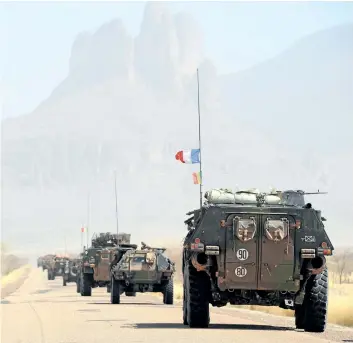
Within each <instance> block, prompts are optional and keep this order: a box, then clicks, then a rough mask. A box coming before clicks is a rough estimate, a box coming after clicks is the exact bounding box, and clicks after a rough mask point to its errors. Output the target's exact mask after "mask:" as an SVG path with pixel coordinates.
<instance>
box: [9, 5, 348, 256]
mask: <svg viewBox="0 0 353 343" xmlns="http://www.w3.org/2000/svg"><path fill="white" fill-rule="evenodd" d="M186 28H188V30H189V31H188V32H186V31H185V30H186ZM200 31H201V30H200V29H199V28H198V27H197V24H196V23H195V22H193V20H192V18H190V17H189V16H188V15H186V14H179V15H178V16H174V17H173V16H171V15H170V14H169V13H168V11H167V10H166V9H165V8H164V7H163V5H161V4H159V3H155V4H153V3H149V4H148V5H147V6H146V11H145V16H144V19H143V23H142V26H141V33H140V34H139V36H138V37H136V38H133V37H131V36H129V34H128V33H127V32H126V30H125V29H124V26H123V23H122V22H121V21H120V20H114V21H112V22H110V23H107V24H105V25H103V26H102V27H101V28H100V29H99V30H98V31H97V32H95V33H93V34H91V33H83V34H80V35H79V36H78V37H77V39H76V41H75V43H74V45H73V47H72V55H71V58H70V61H69V63H70V68H69V69H70V71H69V74H68V76H67V78H66V79H65V80H64V81H63V82H62V83H61V84H60V85H58V87H57V88H56V89H54V90H53V92H52V94H51V96H50V97H49V98H48V99H46V100H44V101H43V103H41V104H40V105H39V106H38V107H37V109H36V110H35V111H34V112H33V113H31V114H29V115H26V116H21V117H18V118H10V119H6V120H4V121H3V132H2V134H3V135H2V137H3V142H2V177H3V183H2V190H3V212H2V213H3V228H4V234H3V235H4V236H5V238H4V240H5V241H9V242H16V244H18V245H19V246H20V247H22V246H30V247H31V249H41V251H43V250H46V249H47V248H49V247H51V248H52V249H57V248H60V247H61V246H62V245H63V242H64V236H65V235H66V236H68V237H71V238H70V244H72V246H68V249H76V248H77V246H78V245H79V244H80V233H79V228H80V226H81V225H82V224H84V223H86V221H87V214H86V213H87V195H88V192H89V191H90V192H91V199H92V201H91V218H90V232H91V233H92V232H93V231H113V230H114V228H115V219H114V211H115V203H114V188H113V170H114V169H117V172H118V177H119V179H118V195H119V214H120V217H119V223H120V225H121V228H122V230H124V231H130V232H131V233H132V239H133V240H135V239H136V240H137V241H139V240H140V239H146V240H149V241H150V239H152V238H156V239H157V238H158V239H160V238H161V237H163V236H168V237H177V239H179V238H180V236H181V235H182V234H183V233H184V231H185V228H184V225H183V220H184V214H185V212H187V211H188V210H190V209H191V208H194V207H197V205H198V188H197V186H195V185H193V184H192V177H191V173H192V172H193V171H195V170H197V168H198V166H186V165H182V164H180V163H179V162H177V161H175V159H174V155H175V153H176V152H177V151H178V150H180V149H183V148H193V147H197V144H198V138H197V107H196V75H195V69H196V68H197V67H199V69H200V82H201V86H200V93H201V113H202V147H203V159H204V163H203V164H204V181H205V188H210V187H233V188H234V187H236V186H237V185H238V186H239V187H254V186H256V187H260V188H265V189H268V187H269V186H277V187H279V188H304V189H309V190H316V189H317V188H318V187H322V188H324V190H326V191H329V196H328V197H321V198H320V197H319V198H318V197H315V198H314V200H313V201H314V205H317V206H319V207H321V208H323V209H324V212H325V216H327V217H328V219H329V221H328V226H329V228H330V236H332V237H333V240H334V239H336V240H342V241H343V240H344V239H345V238H344V237H345V236H344V230H348V229H349V228H348V224H347V223H346V221H345V220H344V218H345V214H346V213H347V211H350V210H351V208H352V205H353V202H352V199H351V198H348V199H345V198H344V200H343V201H342V203H340V205H339V206H337V204H338V203H339V202H340V201H341V200H342V194H346V193H345V192H346V190H347V189H352V186H353V184H352V179H351V175H352V169H353V156H352V154H351V151H352V150H351V147H352V143H353V142H352V136H351V134H350V132H351V127H353V126H352V116H349V115H348V114H349V111H351V110H352V108H353V102H352V101H353V98H352V97H351V96H350V92H349V90H352V89H353V72H352V71H353V69H352V64H351V61H352V60H353V48H352V45H353V44H352V42H353V39H351V38H352V37H353V26H352V25H347V26H342V27H337V28H333V29H330V30H326V31H323V32H318V33H317V34H314V35H311V36H309V37H305V38H303V40H301V41H299V42H298V43H297V44H295V45H294V46H293V47H291V48H290V49H288V50H287V51H286V52H284V53H283V54H280V55H279V56H277V57H276V58H274V59H272V60H269V61H265V62H264V63H262V64H260V65H258V66H256V67H254V68H252V69H249V70H246V71H243V72H240V73H236V74H231V75H218V73H217V68H216V66H214V65H213V63H212V61H209V60H208V59H207V58H204V57H203V56H202V53H201V51H202V46H200V44H199V42H200V38H199V37H200ZM156 32H157V33H158V35H157V36H156ZM151 44H152V45H151ZM157 61H159V62H158V63H157ZM331 223H332V228H331V226H330V225H331ZM339 230H342V231H339ZM346 232H348V231H346ZM18 235H21V240H20V241H18V238H17V237H18ZM43 252H45V251H43Z"/></svg>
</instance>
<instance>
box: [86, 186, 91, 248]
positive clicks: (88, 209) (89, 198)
mask: <svg viewBox="0 0 353 343" xmlns="http://www.w3.org/2000/svg"><path fill="white" fill-rule="evenodd" d="M90 207H91V194H90V192H89V193H88V198H87V227H86V229H87V232H86V244H87V248H88V247H89V226H90Z"/></svg>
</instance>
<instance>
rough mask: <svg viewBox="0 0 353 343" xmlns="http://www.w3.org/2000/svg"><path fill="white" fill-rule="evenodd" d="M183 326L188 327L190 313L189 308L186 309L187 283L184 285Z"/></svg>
mask: <svg viewBox="0 0 353 343" xmlns="http://www.w3.org/2000/svg"><path fill="white" fill-rule="evenodd" d="M183 324H184V325H188V312H187V307H186V291H185V282H184V285H183Z"/></svg>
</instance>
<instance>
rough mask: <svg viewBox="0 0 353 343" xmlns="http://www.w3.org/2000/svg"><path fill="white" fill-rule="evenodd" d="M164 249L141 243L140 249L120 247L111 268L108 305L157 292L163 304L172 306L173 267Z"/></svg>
mask: <svg viewBox="0 0 353 343" xmlns="http://www.w3.org/2000/svg"><path fill="white" fill-rule="evenodd" d="M165 250H166V249H165V248H152V247H150V246H148V245H146V244H145V243H143V242H142V243H141V249H136V247H135V248H132V247H121V248H120V249H119V250H118V252H117V254H116V258H115V259H114V261H113V262H112V265H111V291H110V302H111V303H112V304H120V295H121V294H123V293H124V292H125V295H126V296H134V295H135V294H136V292H142V293H144V292H160V293H162V294H163V303H164V304H173V296H174V291H173V274H174V272H175V267H174V263H173V262H172V261H171V260H170V259H169V258H168V257H167V256H165V255H164V252H165Z"/></svg>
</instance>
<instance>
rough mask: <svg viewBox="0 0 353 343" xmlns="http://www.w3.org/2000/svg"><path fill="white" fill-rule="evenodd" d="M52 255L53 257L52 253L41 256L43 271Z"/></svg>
mask: <svg viewBox="0 0 353 343" xmlns="http://www.w3.org/2000/svg"><path fill="white" fill-rule="evenodd" d="M54 257H55V255H54V254H48V255H44V256H43V257H42V270H43V272H44V271H45V270H47V269H48V266H49V264H50V262H51V260H52V259H53V258H54Z"/></svg>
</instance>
